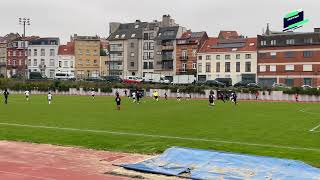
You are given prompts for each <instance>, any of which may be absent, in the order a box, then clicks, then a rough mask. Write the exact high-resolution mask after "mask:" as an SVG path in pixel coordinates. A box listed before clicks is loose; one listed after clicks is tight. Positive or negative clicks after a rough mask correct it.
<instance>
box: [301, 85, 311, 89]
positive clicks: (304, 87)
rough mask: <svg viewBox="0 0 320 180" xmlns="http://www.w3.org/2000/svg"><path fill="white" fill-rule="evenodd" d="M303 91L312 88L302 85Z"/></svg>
mask: <svg viewBox="0 0 320 180" xmlns="http://www.w3.org/2000/svg"><path fill="white" fill-rule="evenodd" d="M301 87H302V88H303V89H310V88H312V86H310V85H303V86H301Z"/></svg>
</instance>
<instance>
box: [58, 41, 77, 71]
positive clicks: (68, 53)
mask: <svg viewBox="0 0 320 180" xmlns="http://www.w3.org/2000/svg"><path fill="white" fill-rule="evenodd" d="M55 66H56V70H55V71H56V73H58V72H60V73H66V74H69V75H72V76H75V55H74V43H68V44H67V45H61V46H59V50H58V60H57V61H56V64H55Z"/></svg>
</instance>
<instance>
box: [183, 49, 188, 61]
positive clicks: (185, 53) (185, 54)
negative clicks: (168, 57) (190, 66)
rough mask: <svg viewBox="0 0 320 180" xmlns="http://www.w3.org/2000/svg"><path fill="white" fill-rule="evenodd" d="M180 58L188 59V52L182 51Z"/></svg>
mask: <svg viewBox="0 0 320 180" xmlns="http://www.w3.org/2000/svg"><path fill="white" fill-rule="evenodd" d="M182 57H183V59H186V57H188V51H187V50H183V51H182Z"/></svg>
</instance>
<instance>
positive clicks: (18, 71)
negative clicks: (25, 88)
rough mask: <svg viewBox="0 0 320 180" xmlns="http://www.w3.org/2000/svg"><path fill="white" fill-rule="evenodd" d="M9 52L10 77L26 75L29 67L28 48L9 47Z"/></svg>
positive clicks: (8, 68)
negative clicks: (27, 62)
mask: <svg viewBox="0 0 320 180" xmlns="http://www.w3.org/2000/svg"><path fill="white" fill-rule="evenodd" d="M7 53H8V56H7V74H8V75H9V77H12V76H19V77H24V76H25V75H26V69H27V64H26V61H27V50H26V49H17V48H8V49H7Z"/></svg>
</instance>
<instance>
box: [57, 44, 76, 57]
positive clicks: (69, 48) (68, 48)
mask: <svg viewBox="0 0 320 180" xmlns="http://www.w3.org/2000/svg"><path fill="white" fill-rule="evenodd" d="M58 55H74V42H68V43H67V44H66V45H60V46H59V49H58Z"/></svg>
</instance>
